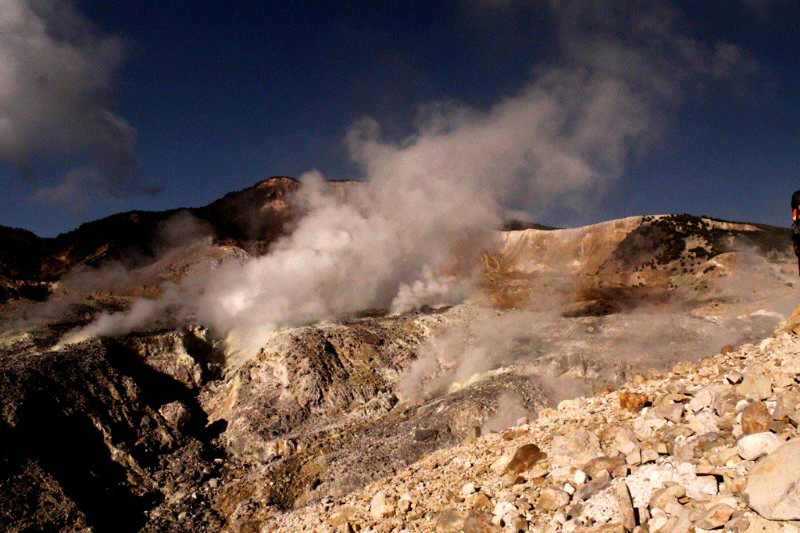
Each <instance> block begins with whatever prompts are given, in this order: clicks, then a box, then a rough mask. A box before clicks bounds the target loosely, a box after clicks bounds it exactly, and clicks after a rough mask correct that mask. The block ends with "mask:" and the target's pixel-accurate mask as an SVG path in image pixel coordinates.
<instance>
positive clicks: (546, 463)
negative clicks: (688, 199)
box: [262, 333, 800, 533]
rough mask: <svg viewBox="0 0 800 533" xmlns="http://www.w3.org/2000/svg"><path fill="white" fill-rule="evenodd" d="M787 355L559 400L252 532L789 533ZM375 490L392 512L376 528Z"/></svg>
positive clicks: (693, 368) (799, 444) (793, 425)
mask: <svg viewBox="0 0 800 533" xmlns="http://www.w3.org/2000/svg"><path fill="white" fill-rule="evenodd" d="M798 356H800V338H798V337H797V336H795V335H792V334H780V333H778V334H777V335H776V336H775V337H774V338H772V339H771V342H770V343H768V344H765V345H764V349H763V350H762V349H759V347H756V346H753V345H743V346H741V347H740V348H739V349H736V350H728V351H726V353H724V354H722V353H721V354H717V355H716V356H714V357H713V358H708V359H707V360H704V361H703V362H702V363H700V364H689V363H687V364H685V365H677V369H676V370H677V371H674V372H672V373H670V374H668V375H666V376H664V375H661V376H658V377H654V378H652V379H638V380H636V383H635V384H627V385H626V386H625V390H626V391H627V392H629V393H632V394H636V395H641V396H642V397H646V398H649V399H650V401H652V402H653V407H643V408H642V409H641V410H639V411H635V410H631V409H628V408H623V406H621V404H620V400H619V394H618V393H614V392H611V393H607V394H601V395H598V396H595V397H586V398H584V397H578V398H574V399H571V400H566V401H563V402H561V403H560V404H559V406H558V409H549V408H543V409H540V410H539V412H538V413H537V416H535V417H531V418H530V419H529V420H528V421H527V423H525V424H521V425H519V426H517V427H514V428H509V429H506V430H504V431H502V432H500V433H497V432H489V433H487V434H485V435H482V436H480V437H478V438H476V439H472V440H470V441H468V442H465V443H464V444H462V445H461V446H457V447H455V448H450V449H442V450H439V451H437V452H434V453H432V454H431V455H429V456H427V457H425V458H423V459H422V460H420V461H419V462H417V463H415V464H414V465H412V466H411V467H409V469H407V470H406V471H404V472H401V473H399V474H397V475H395V476H393V477H389V478H387V479H384V480H378V481H376V482H374V483H372V484H370V485H368V486H367V487H365V488H364V489H362V490H360V491H357V492H354V493H352V494H350V495H348V496H345V497H342V498H341V499H339V500H337V501H336V502H335V504H334V505H333V506H332V507H324V506H323V505H322V504H311V505H308V506H306V507H301V508H298V509H295V510H294V511H291V512H287V513H283V514H281V515H276V516H274V517H273V518H272V519H271V520H269V521H267V522H265V523H264V525H263V526H262V532H264V533H266V532H273V531H274V532H287V533H288V532H294V531H304V530H309V531H311V530H314V528H315V527H317V524H330V523H331V519H330V518H329V517H330V516H333V515H334V514H335V512H336V509H337V508H340V509H353V510H354V511H353V513H352V514H351V515H350V516H349V518H348V520H349V521H348V523H349V524H350V525H351V526H352V528H353V531H357V530H360V531H376V532H387V533H389V532H392V531H395V532H398V533H400V532H426V533H427V532H429V531H453V532H455V531H464V532H466V531H469V532H501V531H503V532H506V531H530V532H539V533H545V532H547V533H559V532H578V531H581V532H587V533H588V532H598V533H599V532H609V531H616V532H620V533H621V532H641V533H644V532H645V531H647V532H650V533H655V532H663V533H673V532H686V533H689V532H690V531H695V532H698V533H701V532H703V531H721V530H727V531H736V532H738V533H746V532H750V533H755V532H790V531H791V532H798V531H800V530H798V528H797V522H794V521H796V520H800V494H798V492H797V489H796V488H795V487H798V486H800V439H799V438H798V429H797V421H794V420H793V419H792V414H793V413H795V412H796V411H798V409H797V408H796V407H797V404H796V403H795V399H796V398H797V397H798V396H796V395H798V394H800V385H798V383H797V382H796V381H794V380H787V379H784V378H780V379H776V378H774V376H775V375H777V374H778V373H786V365H787V364H788V363H787V361H788V360H789V359H791V358H796V357H798ZM737 373H739V374H743V375H744V378H743V379H742V380H741V382H740V383H737V381H738V380H737V379H736V378H735V376H736V374H737ZM732 376H733V377H732ZM767 386H769V392H767ZM698 396H699V397H698ZM627 397H628V398H636V397H638V396H632V395H629V396H627ZM696 398H697V399H696ZM626 401H627V400H626ZM631 401H632V400H631ZM770 410H771V412H770ZM765 413H766V416H768V417H769V419H770V422H769V427H768V429H766V430H765V431H760V432H753V433H748V434H745V432H744V431H743V428H742V425H743V424H744V426H745V427H744V429H747V430H752V429H753V428H756V427H759V426H758V424H763V423H764V420H765V418H764V417H765ZM776 414H777V415H778V419H779V420H775V419H774V418H773V417H774V416H775V415H776ZM751 415H752V416H751ZM735 416H737V417H739V420H738V421H737V420H735V418H734V417H735ZM751 422H752V424H751ZM775 423H777V424H780V425H778V426H776V425H775ZM776 429H778V430H779V431H780V433H779V434H778V433H775V430H776ZM785 439H789V441H788V442H787V443H785V444H784V440H785ZM765 453H766V454H767V455H766V456H761V455H762V454H765ZM515 456H516V457H517V459H518V460H517V461H516V464H518V465H519V468H516V467H513V468H512V469H511V470H512V471H514V473H515V474H516V473H518V475H517V479H516V480H515V482H514V483H513V484H509V482H508V474H509V473H510V472H508V471H506V469H507V468H508V467H509V466H510V465H512V464H515V463H514V461H512V459H513V458H514V457H515ZM759 456H761V458H760V459H758V460H757V461H756V462H754V459H757V458H758V457H759ZM634 459H635V460H634ZM381 493H383V494H384V495H385V498H386V500H387V502H389V503H388V504H387V505H392V506H393V514H388V513H380V514H382V515H383V516H382V517H381V518H380V519H378V518H375V517H376V516H377V514H378V511H379V509H380V508H381V506H380V505H377V502H376V500H375V499H376V498H377V499H378V500H380V496H379V495H380V494H381ZM399 494H403V495H404V496H403V497H399V496H398V495H399ZM398 498H399V499H398ZM391 502H396V503H391ZM401 502H407V503H405V504H403V503H401ZM373 503H376V505H375V506H373V505H372V504H373Z"/></svg>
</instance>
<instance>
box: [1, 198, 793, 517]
mask: <svg viewBox="0 0 800 533" xmlns="http://www.w3.org/2000/svg"><path fill="white" fill-rule="evenodd" d="M253 194H255V193H253ZM248 198H249V196H248ZM229 200H230V199H229ZM273 200H274V201H278V200H280V199H278V200H275V199H273ZM273 200H269V202H273ZM254 201H255V200H254ZM258 201H259V202H260V201H261V200H258ZM281 201H283V200H281ZM256 203H258V202H256ZM216 204H217V203H215V204H212V205H216ZM219 205H220V206H222V207H220V209H223V208H224V207H225V206H226V205H228V204H226V201H220V203H219ZM254 205H255V204H254ZM265 205H266V204H265ZM269 205H272V204H269ZM226 209H229V210H230V209H233V208H231V207H230V206H229V205H228V207H227V208H226ZM223 210H224V209H223ZM262 230H263V228H262V229H257V231H256V230H254V231H256V233H257V234H258V235H259V236H260V237H264V236H265V235H266V236H267V237H269V235H272V234H271V233H270V231H271V230H270V231H266V230H263V231H262ZM265 231H266V233H265ZM228 233H230V234H231V235H233V233H234V232H233V230H231V231H230V232H228ZM260 237H259V239H258V240H259V242H262V241H263V242H268V241H269V238H267V237H264V239H261V238H260ZM237 238H244V237H241V236H240V237H233V236H232V237H231V238H230V239H219V238H217V239H211V240H207V235H206V234H202V236H201V238H200V240H199V241H191V242H188V241H187V242H181V243H180V246H179V247H178V248H174V249H172V250H168V251H166V252H164V253H162V254H160V255H158V257H154V258H152V259H151V260H147V261H143V262H142V263H141V264H136V265H134V267H133V268H132V269H131V270H130V271H129V272H128V273H126V277H125V278H124V280H125V284H121V285H120V284H114V283H112V284H111V285H110V288H109V286H106V287H104V288H103V289H102V290H98V289H97V288H96V287H95V286H93V285H91V284H89V285H88V286H89V287H90V288H91V290H90V291H89V292H88V293H86V294H81V293H80V291H79V290H78V289H79V288H80V287H82V285H81V284H75V283H73V284H72V285H69V283H67V282H63V281H62V282H53V283H54V284H55V285H54V287H55V289H54V290H55V292H54V294H53V295H52V296H51V297H50V300H49V301H48V302H45V303H44V304H38V305H37V304H31V303H25V302H21V301H19V300H18V301H14V302H11V303H10V304H7V305H6V307H5V308H4V316H5V317H6V326H5V328H4V329H5V331H4V333H3V336H2V343H3V349H2V354H0V363H2V365H3V372H2V376H3V379H2V380H0V396H2V398H3V402H4V408H3V418H2V420H1V421H0V424H2V426H0V431H2V435H3V438H2V440H0V442H2V445H0V446H2V449H1V450H0V455H2V465H3V471H2V476H0V477H1V478H2V479H0V493H2V494H0V496H1V497H2V498H3V501H4V502H7V504H6V505H5V506H4V509H3V514H2V515H0V521H2V522H0V523H1V524H2V527H3V528H4V529H7V530H10V531H22V530H25V529H26V528H34V529H42V530H59V529H67V530H69V529H80V528H83V527H92V528H93V530H95V531H111V530H113V531H124V530H127V531H138V530H152V531H156V530H171V531H200V530H207V531H218V530H220V529H225V530H230V531H240V530H247V531H258V530H260V529H261V528H262V527H266V528H267V529H268V526H267V524H269V523H272V521H274V520H275V519H276V517H279V516H281V515H282V514H283V513H286V512H287V511H289V510H291V509H294V508H297V507H299V506H303V505H306V504H311V503H314V502H334V501H337V499H338V498H342V497H345V496H346V495H347V494H349V493H351V492H353V491H356V490H359V489H360V488H361V487H364V486H366V485H367V484H369V483H371V482H374V481H376V480H380V479H384V478H388V477H389V476H392V475H393V474H395V473H396V472H402V471H404V470H405V469H406V468H408V467H409V465H412V464H415V463H416V462H417V461H420V460H422V459H423V458H425V457H427V456H429V455H430V454H431V453H433V452H434V451H436V450H441V449H446V448H449V447H452V446H455V445H457V444H458V443H461V442H464V441H465V440H468V439H473V438H475V437H476V436H477V435H479V434H481V433H486V432H489V431H492V430H496V429H502V428H504V427H506V426H507V425H508V424H510V423H511V422H513V421H514V420H516V419H517V418H519V417H521V416H530V417H534V416H535V415H536V413H537V412H539V410H540V409H542V408H544V407H547V406H553V405H555V404H556V403H557V402H559V401H561V400H564V399H566V398H570V397H574V396H579V395H587V394H592V393H594V392H597V391H603V390H611V389H613V388H615V387H616V386H618V385H619V384H621V383H622V382H624V381H625V380H627V379H629V378H630V377H631V376H632V375H634V374H635V373H637V372H638V373H642V372H644V371H645V370H646V369H647V368H653V367H657V368H661V369H663V368H666V367H668V366H671V365H672V364H673V363H674V362H675V361H679V360H683V359H697V358H700V357H702V356H706V355H711V354H714V353H717V352H718V351H719V350H720V348H721V347H722V346H724V345H726V344H733V345H738V344H740V343H742V342H745V341H749V340H754V339H758V338H761V337H763V336H765V335H766V334H768V333H770V332H771V331H772V329H773V328H774V327H775V325H776V324H777V323H778V322H779V321H780V320H781V319H782V318H783V316H784V315H785V313H786V312H787V310H788V309H790V308H791V307H792V305H793V303H794V302H793V300H794V298H793V297H792V295H791V292H790V291H788V289H790V288H791V287H796V272H795V265H794V263H793V261H792V259H793V258H792V257H791V256H790V252H789V246H788V236H787V235H786V232H784V231H783V230H780V229H778V228H769V227H761V226H754V225H748V224H733V223H727V222H720V221H714V220H709V219H701V218H695V217H688V216H661V217H641V218H640V217H635V218H629V219H624V220H619V221H612V222H607V223H603V224H598V225H594V226H589V227H586V228H577V229H569V230H551V231H545V230H535V229H530V230H521V231H512V232H504V233H500V234H498V238H499V242H500V245H499V246H498V248H497V249H496V250H495V251H489V252H487V253H486V254H485V255H484V256H483V257H484V261H485V263H484V271H483V278H482V282H481V284H480V285H481V286H480V289H481V290H480V291H477V292H475V293H473V294H472V295H471V296H470V297H469V298H467V299H466V300H465V301H464V302H462V303H460V304H457V305H453V306H444V307H439V308H421V309H418V310H416V311H412V312H408V313H403V314H398V315H391V314H388V313H387V312H386V311H385V310H365V311H369V312H365V313H363V314H362V316H350V317H345V318H341V319H340V320H335V321H327V322H324V323H316V324H309V325H306V326H302V327H295V328H282V329H278V330H277V331H274V332H272V333H270V334H268V335H266V336H265V337H264V341H263V342H262V343H261V345H260V350H258V353H256V354H249V353H245V352H241V351H236V350H233V349H231V347H230V345H229V344H228V343H226V340H225V338H224V337H222V336H220V335H217V334H215V333H214V332H213V331H212V330H211V329H209V328H208V327H207V325H206V324H199V323H197V322H193V321H191V320H186V319H184V318H181V317H177V316H172V317H170V316H169V315H164V317H162V318H161V319H159V320H156V321H153V322H150V323H147V324H146V325H139V326H137V327H135V328H133V329H134V331H120V332H119V333H118V334H115V335H108V334H106V335H104V336H101V337H99V338H98V337H91V336H90V338H87V339H86V340H83V341H81V342H75V343H72V344H62V343H61V342H60V341H61V339H62V338H63V336H64V334H65V333H68V332H70V331H74V330H75V328H76V327H80V326H84V325H86V324H89V323H91V322H92V320H94V319H95V318H96V317H97V316H99V315H98V314H99V313H101V312H103V311H118V310H125V309H128V308H129V306H130V305H131V302H135V301H140V300H134V299H132V298H134V297H140V296H145V297H147V298H154V297H157V296H158V295H159V294H160V293H161V292H162V291H163V289H162V285H161V284H162V283H164V282H165V281H168V282H173V281H175V280H180V279H181V278H182V277H184V276H187V275H189V274H190V273H191V272H193V271H194V272H197V271H198V269H199V272H203V270H202V269H208V268H212V269H213V268H214V265H215V264H218V262H220V261H225V260H234V261H237V260H238V261H244V260H246V259H247V258H248V257H250V256H251V254H253V253H256V252H259V253H260V252H263V251H264V250H265V249H266V248H263V247H261V245H258V246H255V245H254V246H255V247H253V246H242V245H241V242H239V241H237V240H236V239H237ZM176 250H177V251H176ZM198 265H203V266H198ZM60 283H61V284H62V285H63V286H65V287H69V288H70V291H61V292H59V290H58V288H59V287H58V286H59V284H60ZM115 286H117V287H124V288H125V290H118V291H115V290H114V287H115ZM147 287H150V289H148V288H147ZM59 302H60V303H59ZM25 317H27V319H24V320H23V318H25ZM84 479H86V480H88V481H85V482H84V481H82V480H84ZM112 508H113V509H114V511H113V512H112V511H110V509H112ZM123 519H124V520H123Z"/></svg>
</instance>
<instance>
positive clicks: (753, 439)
mask: <svg viewBox="0 0 800 533" xmlns="http://www.w3.org/2000/svg"><path fill="white" fill-rule="evenodd" d="M782 444H783V441H781V439H780V438H778V436H777V435H775V434H774V433H770V432H769V431H766V432H763V433H752V434H750V435H745V436H744V437H742V438H741V439H739V441H738V442H737V443H736V451H737V452H738V453H739V456H740V457H741V458H742V459H745V460H748V461H753V460H755V459H758V458H759V457H761V456H762V455H766V454H768V453H772V452H773V451H775V450H777V449H778V448H780V447H781V445H782Z"/></svg>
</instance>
